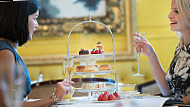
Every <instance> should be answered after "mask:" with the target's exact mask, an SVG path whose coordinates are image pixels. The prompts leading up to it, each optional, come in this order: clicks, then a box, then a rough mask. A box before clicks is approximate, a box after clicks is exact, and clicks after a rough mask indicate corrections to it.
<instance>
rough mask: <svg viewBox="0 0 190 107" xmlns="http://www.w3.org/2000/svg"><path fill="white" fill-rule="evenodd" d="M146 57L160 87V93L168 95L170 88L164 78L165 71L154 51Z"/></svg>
mask: <svg viewBox="0 0 190 107" xmlns="http://www.w3.org/2000/svg"><path fill="white" fill-rule="evenodd" d="M148 59H149V63H150V67H151V69H152V73H153V75H154V78H155V80H156V82H157V84H158V86H159V88H160V91H161V92H162V95H164V96H168V95H170V94H171V90H170V88H169V87H168V84H167V82H166V79H165V76H166V73H165V71H164V69H163V68H162V66H161V64H160V62H159V60H158V57H157V55H156V53H153V54H152V55H150V56H148Z"/></svg>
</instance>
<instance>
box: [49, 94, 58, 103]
mask: <svg viewBox="0 0 190 107" xmlns="http://www.w3.org/2000/svg"><path fill="white" fill-rule="evenodd" d="M51 98H52V99H53V101H55V103H58V102H59V101H58V100H57V97H56V95H55V93H53V94H52V96H51Z"/></svg>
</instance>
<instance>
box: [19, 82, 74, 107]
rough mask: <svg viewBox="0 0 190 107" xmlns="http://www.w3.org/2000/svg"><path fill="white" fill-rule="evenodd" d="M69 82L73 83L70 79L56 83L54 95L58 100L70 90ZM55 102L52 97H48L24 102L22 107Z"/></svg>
mask: <svg viewBox="0 0 190 107" xmlns="http://www.w3.org/2000/svg"><path fill="white" fill-rule="evenodd" d="M71 84H73V82H72V81H62V82H58V83H57V85H56V91H55V95H56V98H57V100H58V101H62V100H63V98H64V96H65V95H66V94H67V93H68V92H69V91H70V86H71ZM55 103H56V102H55V101H54V100H53V98H51V97H50V98H46V99H42V100H38V101H33V102H24V103H23V104H22V107H49V106H50V105H53V104H55Z"/></svg>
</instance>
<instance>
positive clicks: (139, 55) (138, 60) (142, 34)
mask: <svg viewBox="0 0 190 107" xmlns="http://www.w3.org/2000/svg"><path fill="white" fill-rule="evenodd" d="M138 34H140V35H141V36H145V32H142V33H138ZM136 39H137V40H138V42H142V41H143V40H142V39H141V38H139V37H136ZM141 52H142V47H140V51H139V53H137V63H138V69H137V73H136V74H133V76H144V75H142V74H140V71H139V65H140V57H141Z"/></svg>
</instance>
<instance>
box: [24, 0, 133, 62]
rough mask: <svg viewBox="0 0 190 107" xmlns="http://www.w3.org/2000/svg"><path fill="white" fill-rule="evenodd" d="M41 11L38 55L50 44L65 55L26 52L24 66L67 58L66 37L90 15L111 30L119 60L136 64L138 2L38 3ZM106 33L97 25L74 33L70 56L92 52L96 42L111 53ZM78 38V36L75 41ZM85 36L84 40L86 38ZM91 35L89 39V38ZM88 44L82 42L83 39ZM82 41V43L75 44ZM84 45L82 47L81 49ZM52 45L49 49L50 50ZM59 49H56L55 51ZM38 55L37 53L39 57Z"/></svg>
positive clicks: (62, 0)
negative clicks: (134, 39) (136, 8)
mask: <svg viewBox="0 0 190 107" xmlns="http://www.w3.org/2000/svg"><path fill="white" fill-rule="evenodd" d="M38 2H39V4H40V6H41V10H40V17H39V20H38V23H39V28H38V30H37V31H36V32H35V35H34V37H33V38H34V40H33V41H34V42H32V43H31V47H32V46H33V45H35V46H37V44H38V45H40V46H39V47H38V48H39V51H40V52H41V50H43V49H44V47H47V46H48V45H49V43H48V42H43V44H42V41H44V40H45V41H50V42H53V44H54V45H55V46H54V47H52V50H53V49H54V48H60V46H59V45H58V44H59V43H60V44H61V45H64V47H61V48H63V49H64V51H58V50H54V51H52V50H51V51H47V50H45V51H44V53H39V51H36V53H31V54H26V53H24V52H23V54H22V56H23V59H24V60H25V62H26V63H27V64H29V65H35V64H45V63H48V64H53V63H61V62H62V58H63V56H66V54H67V49H65V48H67V47H66V45H68V44H67V36H68V34H69V32H70V31H71V29H72V28H73V27H74V26H75V25H77V24H78V23H81V22H83V21H87V20H89V14H91V15H92V18H90V20H94V21H98V22H101V23H104V24H105V25H106V26H107V27H109V28H110V29H111V31H112V32H113V35H114V38H115V49H116V59H117V60H134V59H135V54H134V49H133V45H132V44H133V41H132V33H133V31H134V28H136V27H135V23H136V12H135V2H134V1H132V0H38ZM105 32H107V29H105V27H102V26H100V25H98V24H96V23H95V24H92V23H86V24H81V25H80V26H79V27H78V28H76V29H75V30H73V35H74V36H73V40H72V41H70V44H71V47H72V48H71V49H70V53H71V54H78V51H79V49H80V48H82V47H85V48H87V49H89V48H91V49H92V45H89V44H87V43H90V44H96V42H97V41H101V42H103V43H104V45H105V47H108V48H106V51H107V52H110V51H111V50H113V49H112V47H110V46H109V45H108V44H109V42H107V41H108V40H110V39H109V38H107V37H108V36H107V35H109V34H106V33H105ZM75 35H77V36H76V37H75ZM84 35H85V37H84ZM86 35H88V36H86ZM84 38H86V40H85V41H88V42H85V41H84V42H81V41H82V39H84ZM76 41H79V42H76ZM80 44H82V46H78V45H80ZM51 46H52V45H49V47H50V48H51ZM56 46H57V47H56ZM37 52H38V53H37Z"/></svg>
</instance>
